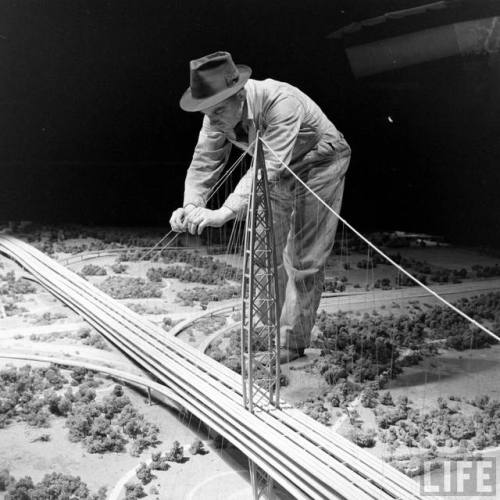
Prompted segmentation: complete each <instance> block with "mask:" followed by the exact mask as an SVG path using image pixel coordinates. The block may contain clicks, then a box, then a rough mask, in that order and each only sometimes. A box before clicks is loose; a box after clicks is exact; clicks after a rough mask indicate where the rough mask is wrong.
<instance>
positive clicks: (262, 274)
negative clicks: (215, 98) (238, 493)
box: [241, 133, 280, 500]
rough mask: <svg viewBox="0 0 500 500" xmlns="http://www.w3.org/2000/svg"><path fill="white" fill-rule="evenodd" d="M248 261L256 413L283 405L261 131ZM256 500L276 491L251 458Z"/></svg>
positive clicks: (245, 351) (249, 374) (245, 336)
mask: <svg viewBox="0 0 500 500" xmlns="http://www.w3.org/2000/svg"><path fill="white" fill-rule="evenodd" d="M251 173H252V178H253V180H252V189H251V193H250V198H249V201H248V209H247V220H246V227H245V246H244V260H243V285H242V286H243V289H242V302H243V303H242V318H241V374H242V381H243V402H244V405H245V407H246V408H247V409H248V410H249V411H250V412H252V413H254V412H255V411H256V410H263V411H266V409H269V407H276V408H277V407H279V395H280V328H279V326H280V325H279V314H278V313H279V308H278V283H277V278H278V275H277V269H276V247H275V242H274V231H273V218H272V212H271V203H270V198H269V190H268V181H267V173H266V165H265V160H264V152H263V150H262V143H261V141H260V139H259V133H257V137H256V139H255V149H254V155H253V161H252V166H251ZM249 463H250V478H251V482H252V488H253V496H254V499H255V500H257V499H259V498H262V497H263V496H265V497H267V498H271V497H272V496H273V482H272V480H271V478H270V477H269V476H267V475H266V474H265V473H264V472H263V471H261V470H260V469H259V468H258V467H257V466H256V465H255V464H254V463H253V462H252V461H249Z"/></svg>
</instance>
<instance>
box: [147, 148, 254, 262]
mask: <svg viewBox="0 0 500 500" xmlns="http://www.w3.org/2000/svg"><path fill="white" fill-rule="evenodd" d="M254 142H255V139H254V140H253V141H252V142H251V143H250V144H249V145H248V147H247V149H246V150H245V151H243V153H242V154H241V155H240V156H239V157H238V158H237V159H236V161H235V162H234V163H233V164H232V165H231V166H230V167H229V168H228V169H227V170H226V172H224V174H223V175H222V176H221V177H220V179H218V180H217V182H216V183H215V184H214V185H213V186H212V187H211V188H210V191H209V192H208V196H207V202H208V201H210V200H211V199H212V197H213V196H214V194H215V193H216V192H217V191H218V190H219V189H220V187H221V186H222V185H223V184H224V183H225V182H226V180H227V179H228V178H229V176H230V175H231V174H232V173H233V172H234V170H235V169H236V167H237V166H238V165H239V164H240V163H241V162H242V160H243V158H244V157H245V156H246V155H247V154H248V152H249V151H250V149H251V148H252V146H253V144H254ZM173 232H174V230H173V229H171V230H170V231H169V232H168V233H167V234H165V235H164V236H163V237H162V238H161V239H160V240H159V241H158V242H157V243H156V244H155V245H154V246H153V247H151V248H150V249H149V250H148V251H147V252H146V253H145V254H144V255H143V256H142V257H141V258H140V259H139V261H143V260H145V259H146V257H148V256H149V255H151V254H152V253H153V252H154V251H155V250H156V249H157V248H158V247H159V246H160V245H161V244H162V243H163V242H164V241H165V240H166V239H167V238H168V237H169V236H170V235H171V234H172V233H173ZM179 234H181V233H175V234H174V236H173V237H172V238H171V239H170V240H169V241H168V242H167V243H166V244H165V245H163V246H162V247H161V248H160V250H158V251H157V252H156V255H158V254H161V252H163V250H165V249H166V248H168V247H169V246H170V245H171V244H172V242H173V241H174V240H175V239H176V238H177V236H179Z"/></svg>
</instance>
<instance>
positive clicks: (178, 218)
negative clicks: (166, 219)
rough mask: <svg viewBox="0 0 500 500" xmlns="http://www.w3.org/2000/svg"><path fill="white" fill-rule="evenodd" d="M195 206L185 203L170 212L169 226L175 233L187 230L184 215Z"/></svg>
mask: <svg viewBox="0 0 500 500" xmlns="http://www.w3.org/2000/svg"><path fill="white" fill-rule="evenodd" d="M195 208H197V207H195V206H194V205H186V206H185V207H181V208H178V209H177V210H174V211H173V212H172V216H171V217H170V226H172V231H175V232H176V233H182V232H184V231H187V225H186V217H187V215H188V214H190V213H191V212H192V211H193V210H194V209H195Z"/></svg>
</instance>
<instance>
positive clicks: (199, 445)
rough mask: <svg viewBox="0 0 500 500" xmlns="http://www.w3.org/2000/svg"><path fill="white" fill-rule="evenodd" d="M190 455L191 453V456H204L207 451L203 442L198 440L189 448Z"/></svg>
mask: <svg viewBox="0 0 500 500" xmlns="http://www.w3.org/2000/svg"><path fill="white" fill-rule="evenodd" d="M189 453H191V455H198V454H200V455H204V454H205V453H206V450H205V446H204V444H203V441H201V439H198V438H196V439H195V440H194V441H193V442H192V443H191V446H190V447H189Z"/></svg>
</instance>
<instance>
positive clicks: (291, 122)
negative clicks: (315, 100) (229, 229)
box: [224, 94, 304, 214]
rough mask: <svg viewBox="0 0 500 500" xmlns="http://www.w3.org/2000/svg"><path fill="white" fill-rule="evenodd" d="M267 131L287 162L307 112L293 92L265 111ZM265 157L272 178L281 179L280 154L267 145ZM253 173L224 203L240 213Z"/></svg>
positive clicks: (265, 134) (269, 140)
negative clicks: (270, 149)
mask: <svg viewBox="0 0 500 500" xmlns="http://www.w3.org/2000/svg"><path fill="white" fill-rule="evenodd" d="M263 118H264V122H265V123H266V127H265V130H264V132H263V134H262V139H264V141H266V143H267V144H269V146H270V147H271V148H272V150H273V151H274V152H275V153H276V155H277V157H278V158H279V159H280V160H282V161H283V162H284V163H285V164H286V165H289V164H290V162H291V159H292V153H293V148H294V147H295V142H296V140H297V136H298V134H299V130H300V126H301V124H302V121H303V118H304V111H303V109H302V105H301V104H300V102H299V101H298V100H297V99H296V98H295V97H294V96H293V95H290V94H286V95H282V96H279V97H278V98H277V99H276V100H275V101H274V102H272V103H271V104H270V105H269V106H268V109H267V110H266V109H265V110H264V112H263ZM264 158H265V160H266V170H267V176H268V179H269V181H270V182H271V183H272V182H273V181H277V180H278V179H279V176H280V173H281V172H282V171H283V169H284V167H283V165H282V164H281V163H280V161H279V160H278V159H277V158H276V156H275V155H274V154H273V153H271V151H269V149H268V148H266V147H265V146H264ZM251 176H252V173H251V170H250V169H249V170H248V171H247V172H246V174H245V175H244V176H243V177H242V178H241V180H240V182H239V183H238V185H237V186H236V188H235V189H234V191H233V193H231V194H230V195H229V196H228V197H227V199H226V201H225V202H224V206H225V207H227V208H229V209H231V210H232V211H233V212H235V213H236V214H241V213H242V212H244V210H245V209H246V206H247V203H248V197H249V194H250V189H251V185H252V178H251Z"/></svg>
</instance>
